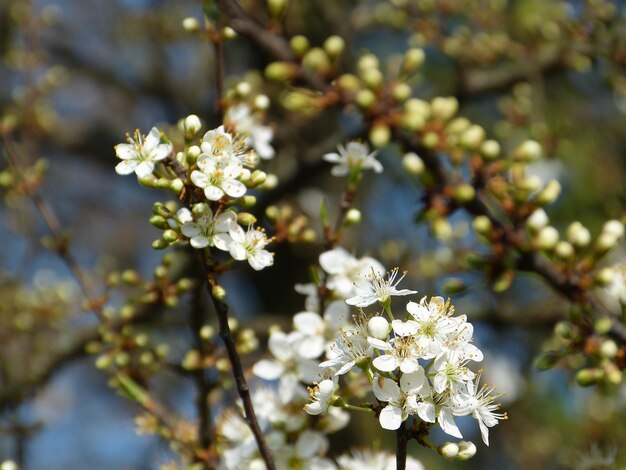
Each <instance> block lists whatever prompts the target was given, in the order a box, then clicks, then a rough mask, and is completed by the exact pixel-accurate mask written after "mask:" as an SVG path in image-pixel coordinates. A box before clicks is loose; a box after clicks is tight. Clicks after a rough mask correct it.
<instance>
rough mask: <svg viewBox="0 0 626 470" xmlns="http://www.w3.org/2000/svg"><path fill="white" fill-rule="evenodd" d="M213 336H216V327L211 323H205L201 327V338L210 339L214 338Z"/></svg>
mask: <svg viewBox="0 0 626 470" xmlns="http://www.w3.org/2000/svg"><path fill="white" fill-rule="evenodd" d="M213 336H215V328H213V327H212V326H211V325H204V326H203V327H202V328H200V338H202V339H203V340H205V341H208V340H210V339H211V338H213Z"/></svg>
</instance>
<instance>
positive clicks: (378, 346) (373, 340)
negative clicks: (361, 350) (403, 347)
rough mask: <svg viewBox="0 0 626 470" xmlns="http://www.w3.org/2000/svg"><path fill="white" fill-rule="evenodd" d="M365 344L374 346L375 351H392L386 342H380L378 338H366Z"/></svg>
mask: <svg viewBox="0 0 626 470" xmlns="http://www.w3.org/2000/svg"><path fill="white" fill-rule="evenodd" d="M367 342H368V343H369V344H371V345H372V346H374V347H375V348H376V349H382V350H383V351H392V350H393V347H392V346H391V345H390V344H389V343H388V342H386V341H383V340H380V339H378V338H372V337H369V338H367Z"/></svg>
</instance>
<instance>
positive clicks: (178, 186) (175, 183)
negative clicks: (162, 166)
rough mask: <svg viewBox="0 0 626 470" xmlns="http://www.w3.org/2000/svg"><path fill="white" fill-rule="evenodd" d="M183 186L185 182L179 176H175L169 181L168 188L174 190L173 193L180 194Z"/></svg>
mask: <svg viewBox="0 0 626 470" xmlns="http://www.w3.org/2000/svg"><path fill="white" fill-rule="evenodd" d="M184 187H185V183H183V180H181V179H180V178H175V179H173V180H172V182H171V183H170V189H171V190H172V191H174V193H175V194H180V193H181V191H182V190H183V188H184Z"/></svg>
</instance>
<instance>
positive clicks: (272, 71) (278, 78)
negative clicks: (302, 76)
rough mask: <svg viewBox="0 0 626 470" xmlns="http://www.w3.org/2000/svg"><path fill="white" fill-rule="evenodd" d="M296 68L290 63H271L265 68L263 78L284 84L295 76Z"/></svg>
mask: <svg viewBox="0 0 626 470" xmlns="http://www.w3.org/2000/svg"><path fill="white" fill-rule="evenodd" d="M297 73H298V66H297V65H296V64H293V63H291V62H272V63H271V64H269V65H268V66H267V67H266V68H265V76H266V77H267V78H268V79H269V80H273V81H275V82H284V81H287V80H289V79H291V78H293V77H295V76H296V74H297Z"/></svg>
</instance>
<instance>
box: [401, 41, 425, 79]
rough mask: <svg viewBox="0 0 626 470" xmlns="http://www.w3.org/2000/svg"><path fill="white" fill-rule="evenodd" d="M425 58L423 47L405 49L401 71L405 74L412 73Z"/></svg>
mask: <svg viewBox="0 0 626 470" xmlns="http://www.w3.org/2000/svg"><path fill="white" fill-rule="evenodd" d="M425 58H426V54H425V53H424V49H421V48H417V47H415V48H412V49H409V50H408V51H406V54H404V60H403V61H402V73H404V74H406V75H409V74H412V73H414V72H415V71H417V70H418V69H419V68H420V67H421V66H422V64H423V63H424V59H425Z"/></svg>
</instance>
